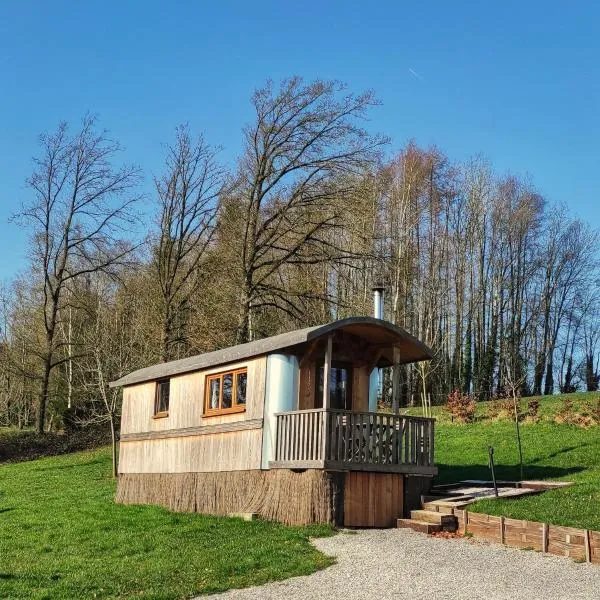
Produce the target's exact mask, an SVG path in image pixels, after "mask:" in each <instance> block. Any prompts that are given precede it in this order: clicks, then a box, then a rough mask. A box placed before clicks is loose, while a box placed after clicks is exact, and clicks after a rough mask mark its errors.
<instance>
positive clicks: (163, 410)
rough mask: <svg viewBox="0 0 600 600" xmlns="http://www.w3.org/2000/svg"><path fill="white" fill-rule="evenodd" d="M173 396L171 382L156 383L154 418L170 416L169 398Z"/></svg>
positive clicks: (166, 380)
mask: <svg viewBox="0 0 600 600" xmlns="http://www.w3.org/2000/svg"><path fill="white" fill-rule="evenodd" d="M170 394H171V380H170V379H165V380H163V381H157V382H156V396H155V398H154V416H155V417H166V416H167V415H168V414H169V396H170Z"/></svg>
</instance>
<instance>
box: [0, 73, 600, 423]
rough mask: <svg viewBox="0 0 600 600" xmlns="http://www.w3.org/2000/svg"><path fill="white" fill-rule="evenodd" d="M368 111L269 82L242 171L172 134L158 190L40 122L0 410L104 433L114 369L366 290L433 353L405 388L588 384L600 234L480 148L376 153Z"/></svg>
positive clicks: (196, 138) (111, 418)
mask: <svg viewBox="0 0 600 600" xmlns="http://www.w3.org/2000/svg"><path fill="white" fill-rule="evenodd" d="M376 104H377V100H376V98H375V97H374V96H373V94H372V93H370V92H367V93H363V94H360V95H355V94H351V93H349V92H348V91H347V90H346V89H344V87H343V86H342V85H340V84H338V83H337V82H327V81H316V82H313V83H305V82H303V81H302V80H301V79H299V78H293V79H290V80H286V81H284V82H282V83H281V84H279V85H275V84H272V83H268V84H267V85H266V86H265V87H264V88H262V89H260V90H258V91H256V92H255V94H254V95H253V96H252V105H253V108H254V115H255V118H254V120H253V122H252V123H250V124H249V125H247V126H246V127H245V128H244V130H243V134H242V135H243V153H242V154H241V156H240V157H239V158H238V160H237V162H236V164H235V167H234V168H227V167H226V166H225V165H223V164H222V163H221V159H220V151H219V148H218V147H215V146H211V145H210V144H209V143H208V142H207V141H206V140H205V139H204V138H203V137H202V135H198V134H194V133H193V132H191V131H190V130H189V128H188V127H185V126H184V127H180V128H178V129H177V130H176V135H175V136H174V139H173V141H172V143H171V145H170V146H169V147H168V148H167V151H166V156H165V160H164V168H163V170H162V172H160V173H158V174H156V175H155V176H154V193H153V194H152V196H151V197H143V196H141V195H140V193H139V189H140V182H141V177H142V173H141V172H140V170H139V169H138V168H136V167H134V166H131V165H123V164H121V163H120V160H119V156H120V147H119V144H118V143H117V142H115V141H114V140H112V139H111V138H110V136H109V134H108V133H106V132H104V131H102V130H100V129H99V127H98V124H97V123H96V121H95V120H94V119H93V118H90V117H86V118H85V119H84V120H83V122H82V124H81V126H80V127H78V128H76V129H71V128H69V127H67V125H66V124H63V125H61V126H60V127H59V128H58V130H57V131H56V132H54V133H51V134H45V135H42V136H41V137H40V147H39V153H38V157H37V159H36V160H35V165H34V172H33V174H32V176H31V177H30V179H29V180H28V189H29V192H28V195H27V198H26V201H25V203H24V204H23V206H22V207H21V209H17V207H15V212H16V215H15V222H16V223H18V224H20V225H21V226H22V227H24V228H25V229H26V231H27V232H28V234H29V257H30V267H29V269H28V270H27V271H26V272H24V273H22V274H21V275H20V276H19V277H17V278H16V279H15V281H13V282H11V283H10V284H7V285H6V286H5V288H4V290H3V293H2V303H1V309H2V315H1V317H2V321H1V324H2V343H1V346H0V353H1V361H0V371H1V378H0V424H1V425H17V426H20V427H24V426H29V425H31V424H33V423H35V424H36V426H37V430H38V431H39V432H41V431H43V430H47V429H48V428H52V427H62V426H63V424H64V423H70V424H73V423H77V424H85V423H91V422H103V421H106V422H109V423H111V425H112V426H113V427H115V426H116V422H117V418H118V412H119V392H118V390H112V389H110V388H108V382H109V381H111V380H113V379H117V378H118V377H120V376H121V375H123V374H125V373H127V372H129V371H131V370H133V369H136V368H139V367H142V366H146V365H149V364H152V363H155V362H158V361H163V360H172V359H177V358H182V357H185V356H189V355H192V354H196V353H200V352H205V351H210V350H214V349H217V348H222V347H224V346H228V345H231V344H234V343H236V342H237V343H239V342H244V341H248V340H252V339H256V338H259V337H263V336H267V335H272V334H276V333H279V332H282V331H287V330H291V329H294V328H298V327H303V326H308V325H313V324H319V323H325V322H328V321H331V320H333V319H337V318H342V317H346V316H350V315H364V314H367V315H368V314H371V311H372V298H371V287H372V286H373V284H375V283H383V284H384V285H385V287H386V296H385V318H386V319H388V320H390V321H392V322H394V323H396V324H398V325H400V326H402V327H404V328H406V329H407V330H408V331H410V332H411V333H413V334H414V335H416V336H417V337H419V338H420V339H422V340H423V341H425V342H426V343H427V344H429V345H430V346H431V347H432V348H433V349H434V351H435V358H434V360H432V361H431V362H430V363H423V364H420V365H416V366H415V365H413V366H409V367H407V368H403V373H402V389H403V395H402V396H403V402H404V403H407V404H408V403H414V402H418V401H419V398H420V397H422V396H424V395H425V396H430V397H431V398H432V399H433V401H434V402H436V401H440V400H441V399H445V397H446V395H447V394H448V392H450V391H451V390H453V389H460V390H462V391H464V392H473V393H475V394H476V395H477V396H479V397H480V398H489V397H492V396H497V395H502V394H503V393H505V391H506V389H507V388H509V387H510V388H511V389H513V388H515V387H518V388H519V389H520V390H521V392H522V393H523V394H530V393H532V394H541V393H552V392H553V391H557V390H561V391H573V390H576V389H588V390H595V389H597V386H598V379H599V377H598V353H599V341H600V333H599V332H598V327H597V324H598V316H599V311H600V303H599V301H598V293H597V292H598V263H597V259H598V253H597V250H596V247H597V242H598V236H597V232H596V231H594V230H592V229H591V228H590V227H588V226H587V225H586V224H584V223H582V222H581V221H580V220H578V219H577V218H574V217H573V216H571V215H570V214H569V212H568V211H567V209H566V208H564V207H561V206H555V205H553V204H551V203H549V202H547V201H546V200H545V199H544V197H543V196H542V195H541V194H540V193H539V192H538V191H536V190H535V188H534V187H533V185H532V184H531V183H530V182H529V181H528V180H527V179H525V178H522V177H516V176H512V175H502V176H499V175H497V174H496V173H494V171H493V169H492V167H491V165H490V164H488V163H487V162H486V161H485V160H484V159H482V158H475V159H473V160H471V161H468V162H466V163H459V162H454V161H452V160H451V159H450V158H449V157H447V156H445V155H444V154H443V153H442V152H441V151H440V150H438V149H437V148H429V149H424V148H420V147H418V146H417V145H416V144H414V143H409V144H408V145H407V146H406V147H405V148H403V149H402V150H401V151H399V152H398V153H397V154H396V155H395V156H393V157H392V158H391V159H389V158H386V151H387V144H388V140H387V138H385V137H384V136H380V135H373V134H371V133H369V132H368V131H367V130H366V129H365V119H366V117H367V116H368V113H369V111H370V109H371V108H372V107H373V106H374V105H376ZM148 206H151V207H152V208H151V211H150V212H151V215H150V216H149V212H148ZM142 209H143V210H142ZM146 231H148V234H147V235H144V236H143V238H142V234H141V233H140V232H144V234H145V232H146Z"/></svg>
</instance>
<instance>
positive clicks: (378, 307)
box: [373, 284, 385, 319]
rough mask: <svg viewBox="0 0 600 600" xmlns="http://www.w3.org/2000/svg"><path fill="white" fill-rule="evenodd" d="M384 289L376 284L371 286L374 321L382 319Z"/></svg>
mask: <svg viewBox="0 0 600 600" xmlns="http://www.w3.org/2000/svg"><path fill="white" fill-rule="evenodd" d="M384 291H385V288H384V287H383V285H381V284H378V285H374V286H373V316H374V317H375V318H376V319H383V293H384Z"/></svg>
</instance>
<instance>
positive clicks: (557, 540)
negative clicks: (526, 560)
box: [453, 509, 600, 565]
mask: <svg viewBox="0 0 600 600" xmlns="http://www.w3.org/2000/svg"><path fill="white" fill-rule="evenodd" d="M453 513H454V515H455V516H456V518H457V520H458V530H459V531H460V532H461V533H463V534H465V533H466V534H471V535H472V536H473V537H475V538H481V539H484V540H488V541H490V542H495V543H498V544H505V545H507V546H512V547H515V548H527V549H531V550H537V551H539V552H547V553H548V554H554V555H556V556H567V557H569V558H572V559H574V560H576V561H580V562H591V563H595V564H598V565H600V532H598V531H590V530H588V529H576V528H574V527H563V526H562V525H550V524H548V523H538V522H536V521H522V520H519V519H510V518H508V517H496V516H493V515H486V514H482V513H475V512H469V511H467V510H457V509H454V511H453Z"/></svg>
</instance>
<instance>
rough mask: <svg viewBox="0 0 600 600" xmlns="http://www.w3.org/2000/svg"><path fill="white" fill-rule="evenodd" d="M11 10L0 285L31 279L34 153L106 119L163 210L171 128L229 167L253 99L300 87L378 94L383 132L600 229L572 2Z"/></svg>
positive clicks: (581, 46)
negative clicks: (63, 127) (56, 137)
mask: <svg viewBox="0 0 600 600" xmlns="http://www.w3.org/2000/svg"><path fill="white" fill-rule="evenodd" d="M571 4H572V6H568V5H567V3H565V2H561V3H559V2H554V1H547V2H538V1H528V2H522V1H521V2H512V1H503V2H494V3H492V2H474V1H473V2H441V1H440V2H438V1H430V2H426V3H425V2H424V3H408V2H398V1H393V2H382V1H381V2H371V3H366V2H351V1H346V2H333V1H331V2H326V1H324V0H321V1H316V2H313V1H312V0H304V1H303V2H295V3H291V2H282V1H278V2H261V1H258V0H255V1H254V2H228V1H223V0H221V1H220V2H218V3H214V2H203V1H197V2H191V1H190V2H182V1H179V2H178V1H173V2H166V1H163V2H154V1H149V0H146V1H144V2H141V1H126V0H121V1H120V2H114V1H112V0H107V1H104V2H96V1H90V0H86V1H85V2H75V1H72V2H62V1H60V0H55V1H54V2H45V1H44V2H31V1H30V2H28V1H26V0H22V1H20V2H3V3H2V4H1V6H0V76H1V79H0V81H1V82H2V83H1V86H2V87H1V88H0V165H1V167H0V168H1V183H0V258H1V260H0V280H5V279H7V278H9V277H10V276H12V275H13V274H14V273H15V272H16V271H18V270H19V269H21V268H22V267H23V266H24V265H25V256H26V248H25V236H24V234H23V232H21V231H20V230H19V229H18V228H17V227H16V225H13V224H9V223H8V222H7V221H8V218H9V216H10V215H11V214H12V213H14V212H15V211H16V210H17V209H18V207H19V205H20V203H21V201H22V200H24V199H25V198H26V197H27V194H28V192H27V190H26V188H25V186H24V180H25V178H26V177H27V176H28V174H29V173H30V172H31V167H32V165H31V157H32V156H33V155H34V154H35V153H36V137H37V135H38V134H39V133H40V132H41V131H44V130H48V129H54V128H55V127H56V125H57V123H58V122H59V121H61V120H67V121H77V120H78V119H79V118H80V117H81V116H82V115H83V114H84V113H85V112H87V111H90V112H93V113H96V114H98V116H99V118H100V122H101V125H102V126H104V127H106V128H108V129H109V130H110V131H111V133H112V135H113V136H114V137H115V138H117V139H119V140H120V141H121V143H122V144H123V145H124V146H125V148H126V152H125V154H124V159H125V160H127V161H129V162H135V163H137V164H139V165H140V166H141V167H142V168H143V169H144V172H145V174H146V183H145V188H146V190H147V191H148V193H150V192H151V176H152V173H153V172H156V171H157V170H158V169H159V167H160V164H161V160H162V144H163V143H164V142H167V141H169V140H170V138H171V137H172V133H173V130H174V128H175V126H176V125H178V124H180V123H182V122H189V124H190V126H191V128H192V129H193V130H195V131H204V132H205V134H206V137H207V139H208V140H209V141H210V142H212V143H214V144H220V145H222V146H223V147H224V151H223V153H222V158H223V160H224V161H225V162H227V163H229V164H234V161H235V157H236V155H237V154H238V153H239V151H240V149H241V135H240V132H241V129H242V127H243V126H244V124H245V123H247V122H248V121H249V120H250V119H251V118H252V113H251V109H250V104H249V101H248V99H249V97H250V95H251V93H252V90H253V89H254V88H255V87H258V86H260V85H261V84H262V83H263V82H264V81H265V79H267V78H273V79H279V78H282V77H286V76H289V75H293V74H298V75H302V76H304V77H306V78H308V79H311V78H315V77H320V78H335V79H340V80H342V81H345V82H346V83H347V84H348V85H349V87H350V88H351V89H352V90H355V91H361V90H363V89H365V88H371V89H374V90H375V91H376V93H377V95H378V96H379V98H380V99H381V100H382V101H383V106H381V107H379V108H378V109H376V110H375V111H374V112H373V114H372V120H371V125H370V126H371V128H372V130H373V131H379V132H383V133H386V134H388V135H390V136H391V137H392V147H391V149H390V151H393V150H394V149H397V148H399V147H400V146H401V145H402V144H404V143H405V142H406V141H407V140H408V139H410V138H414V139H416V140H417V142H418V143H420V144H422V145H430V144H437V145H438V146H439V147H440V148H441V149H442V150H444V151H445V152H446V153H447V154H448V155H449V156H450V158H452V159H456V160H461V159H465V158H468V157H469V156H472V155H474V154H477V153H483V154H485V155H486V156H487V157H488V158H489V159H490V160H491V161H492V163H493V164H494V166H495V168H496V169H497V170H498V171H500V172H507V171H511V172H516V173H528V174H529V175H531V178H532V179H533V181H534V183H535V185H536V186H537V187H538V188H539V190H540V191H541V192H542V193H544V194H545V195H546V196H547V197H548V198H549V199H551V200H554V201H558V202H564V203H566V204H568V205H569V206H570V207H571V209H572V211H573V212H574V213H576V214H578V215H579V216H580V217H582V218H583V219H585V220H587V221H589V222H590V223H591V224H592V225H594V226H600V214H599V212H600V211H598V208H597V207H598V201H599V196H600V184H599V183H598V181H599V179H598V170H599V165H598V163H599V160H598V158H599V156H600V151H599V148H598V144H599V143H600V68H599V59H600V36H599V35H598V28H599V26H600V8H598V5H597V3H592V2H577V3H571Z"/></svg>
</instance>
